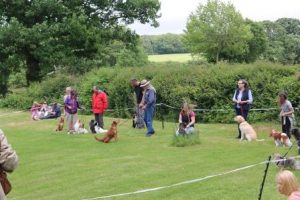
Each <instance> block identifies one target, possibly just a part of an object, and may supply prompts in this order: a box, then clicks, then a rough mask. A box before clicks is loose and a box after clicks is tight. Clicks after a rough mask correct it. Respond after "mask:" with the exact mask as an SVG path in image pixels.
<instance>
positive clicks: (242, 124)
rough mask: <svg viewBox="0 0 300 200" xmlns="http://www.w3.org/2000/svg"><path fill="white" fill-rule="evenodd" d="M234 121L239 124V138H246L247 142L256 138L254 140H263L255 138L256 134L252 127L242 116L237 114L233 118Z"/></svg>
mask: <svg viewBox="0 0 300 200" xmlns="http://www.w3.org/2000/svg"><path fill="white" fill-rule="evenodd" d="M234 121H236V122H237V123H238V124H239V129H240V130H241V140H240V141H242V140H247V141H249V142H251V141H253V140H256V141H264V140H263V139H262V140H258V139H257V134H256V132H255V130H254V129H253V127H252V126H251V125H250V124H249V123H248V122H247V121H246V120H245V119H244V117H243V116H241V115H238V116H236V117H235V118H234Z"/></svg>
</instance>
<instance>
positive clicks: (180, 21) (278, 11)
mask: <svg viewBox="0 0 300 200" xmlns="http://www.w3.org/2000/svg"><path fill="white" fill-rule="evenodd" d="M160 2H161V10H160V13H161V14H162V17H161V18H160V19H159V20H158V21H159V23H160V26H159V27H158V28H153V27H151V26H149V25H143V24H139V23H135V24H133V25H131V26H130V28H131V29H133V30H135V31H136V32H137V33H138V34H140V35H154V34H163V33H182V32H183V29H185V25H186V21H187V18H188V16H189V15H190V13H191V12H193V11H195V10H196V8H197V6H198V5H199V3H205V2H206V0H160ZM231 2H232V3H233V4H234V5H235V7H236V9H237V10H238V11H239V12H240V13H241V14H242V15H243V17H244V18H249V19H252V20H255V21H262V20H273V21H274V20H276V19H278V18H281V17H290V18H297V19H300V0H231Z"/></svg>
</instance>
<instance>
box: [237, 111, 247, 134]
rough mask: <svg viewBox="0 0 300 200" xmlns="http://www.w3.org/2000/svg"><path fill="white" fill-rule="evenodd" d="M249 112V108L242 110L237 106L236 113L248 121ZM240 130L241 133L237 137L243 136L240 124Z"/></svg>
mask: <svg viewBox="0 0 300 200" xmlns="http://www.w3.org/2000/svg"><path fill="white" fill-rule="evenodd" d="M248 112H249V110H242V109H241V108H235V114H236V115H241V116H243V117H244V119H245V120H246V121H247V117H248ZM238 132H239V134H238V136H237V138H241V130H240V127H239V125H238Z"/></svg>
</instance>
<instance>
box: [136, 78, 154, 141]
mask: <svg viewBox="0 0 300 200" xmlns="http://www.w3.org/2000/svg"><path fill="white" fill-rule="evenodd" d="M141 87H142V88H143V89H144V95H143V100H142V102H141V103H140V108H142V109H143V110H144V111H145V114H144V121H145V124H146V127H147V134H146V136H148V137H150V136H152V135H153V134H154V133H155V131H154V129H153V126H152V121H153V116H154V111H155V103H156V90H155V88H154V87H153V86H152V85H151V84H150V81H147V80H142V81H141Z"/></svg>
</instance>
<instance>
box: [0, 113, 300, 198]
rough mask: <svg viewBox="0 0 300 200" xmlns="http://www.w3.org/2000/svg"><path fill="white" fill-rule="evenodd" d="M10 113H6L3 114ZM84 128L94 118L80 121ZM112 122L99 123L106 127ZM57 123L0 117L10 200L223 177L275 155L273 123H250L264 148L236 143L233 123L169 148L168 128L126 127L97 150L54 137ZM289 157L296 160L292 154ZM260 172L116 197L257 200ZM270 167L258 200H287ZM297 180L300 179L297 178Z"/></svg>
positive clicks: (86, 142) (75, 138)
mask: <svg viewBox="0 0 300 200" xmlns="http://www.w3.org/2000/svg"><path fill="white" fill-rule="evenodd" d="M5 112H8V111H5ZM80 118H82V119H84V121H85V122H86V124H87V122H88V121H89V120H90V119H91V118H92V116H80ZM111 120H112V119H109V118H105V123H106V127H107V126H108V125H109V123H110V122H111ZM56 124H57V121H56V120H43V121H32V120H31V119H30V114H29V113H14V114H11V115H5V113H4V112H1V111H0V128H1V129H3V131H4V132H5V133H6V135H7V137H8V140H9V142H10V143H11V144H12V145H13V147H14V148H15V149H16V151H17V153H18V155H19V158H20V164H19V167H18V168H17V169H16V171H15V172H14V173H12V174H11V175H9V179H10V181H11V183H12V185H13V190H12V192H11V193H10V194H9V196H8V197H9V199H11V200H17V199H20V200H41V199H42V200H44V199H45V200H47V199H49V200H50V199H51V200H68V199H71V200H77V199H78V200H80V199H84V198H92V197H98V196H104V195H111V194H118V193H126V192H133V191H137V190H141V189H146V188H155V187H160V186H166V185H170V184H174V183H178V182H182V181H186V180H191V179H196V178H201V177H205V176H208V175H213V174H217V173H221V172H226V171H229V170H233V169H236V168H239V167H243V166H246V165H250V164H255V163H258V162H261V161H264V160H265V159H266V158H267V157H268V155H270V154H271V153H274V152H279V153H284V152H285V151H286V150H287V149H286V148H276V147H275V145H274V143H273V141H272V140H271V139H270V138H269V137H268V132H269V130H270V128H274V127H275V128H279V126H278V124H271V123H270V124H254V127H255V129H256V130H257V132H258V134H259V138H264V139H265V141H264V142H252V143H248V142H239V141H237V140H236V139H234V137H235V136H236V129H237V126H236V125H235V124H198V125H197V129H198V130H200V140H201V144H199V145H195V146H189V147H172V146H170V143H171V141H172V137H173V136H172V134H173V132H174V130H175V124H174V123H167V124H166V127H165V129H164V130H163V129H162V128H161V123H160V122H155V124H154V126H155V128H156V132H157V134H155V135H154V136H153V137H151V138H147V137H145V136H144V133H145V130H135V129H132V128H131V121H130V120H128V121H125V123H123V124H121V125H120V127H119V141H118V142H112V143H109V144H103V143H98V142H96V141H95V140H94V138H93V137H94V136H93V135H91V134H87V135H67V134H66V133H65V132H64V133H58V132H55V131H54V130H55V127H56ZM290 155H291V156H292V155H297V149H296V147H295V148H293V149H292V151H291V152H290ZM264 168H265V165H260V166H257V167H254V168H250V169H247V170H244V171H239V172H236V173H233V174H228V175H224V176H220V177H215V178H211V179H207V180H204V181H202V182H195V183H192V184H187V185H181V186H176V187H172V188H167V189H163V190H159V191H154V192H148V193H142V194H135V195H130V196H123V197H115V198H111V199H118V200H119V199H120V200H127V199H128V200H129V199H130V200H132V199H134V200H153V199H159V200H160V199H172V200H182V199H189V200H194V199H195V200H198V199H212V200H220V199H224V200H233V199H238V200H248V199H249V200H253V199H257V196H258V192H259V188H260V184H261V181H262V177H263V172H264ZM277 172H278V169H277V168H276V167H275V166H274V165H273V164H272V165H271V166H270V170H269V174H268V177H267V180H266V185H265V190H264V194H263V199H267V200H280V199H285V198H284V197H283V196H282V195H279V194H278V193H277V192H276V185H275V181H274V179H275V174H276V173H277ZM296 175H297V176H298V177H299V178H300V173H299V172H296Z"/></svg>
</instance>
